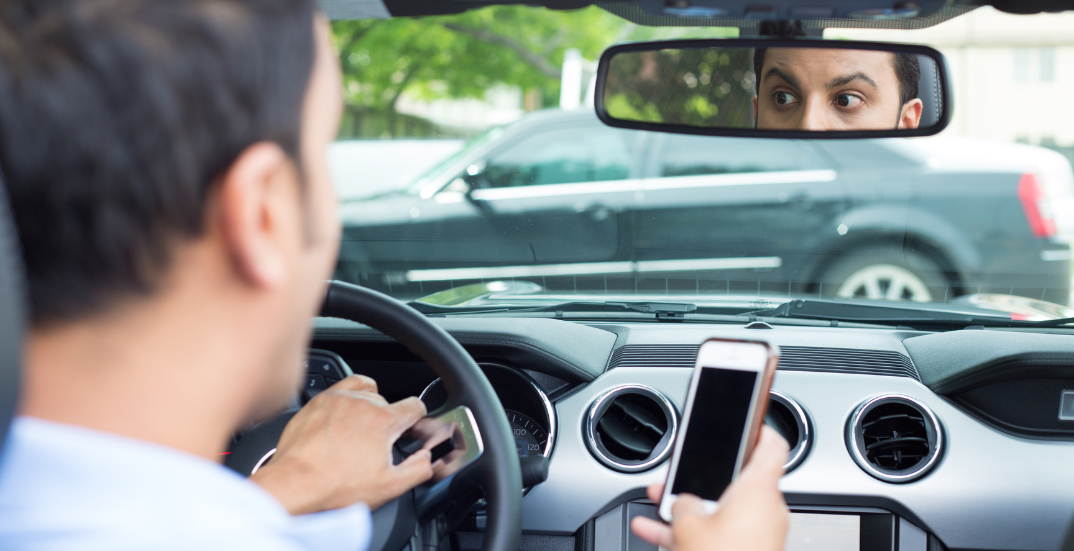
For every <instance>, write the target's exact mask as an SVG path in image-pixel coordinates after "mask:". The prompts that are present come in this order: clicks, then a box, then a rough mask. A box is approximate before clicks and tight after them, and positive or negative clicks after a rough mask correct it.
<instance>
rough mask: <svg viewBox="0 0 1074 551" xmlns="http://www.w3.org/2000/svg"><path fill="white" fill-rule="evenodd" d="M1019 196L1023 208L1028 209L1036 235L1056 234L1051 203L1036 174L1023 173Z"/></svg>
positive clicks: (1048, 235) (1019, 183) (1031, 227)
mask: <svg viewBox="0 0 1074 551" xmlns="http://www.w3.org/2000/svg"><path fill="white" fill-rule="evenodd" d="M1018 198H1019V199H1021V200H1022V209H1023V210H1025V211H1026V220H1027V221H1028V222H1029V229H1030V230H1032V231H1033V235H1034V236H1035V237H1051V236H1053V235H1055V219H1054V218H1052V209H1051V205H1050V204H1049V203H1048V196H1047V195H1045V193H1044V188H1042V187H1041V185H1040V182H1039V181H1038V180H1037V175H1036V174H1023V175H1022V179H1021V180H1019V182H1018Z"/></svg>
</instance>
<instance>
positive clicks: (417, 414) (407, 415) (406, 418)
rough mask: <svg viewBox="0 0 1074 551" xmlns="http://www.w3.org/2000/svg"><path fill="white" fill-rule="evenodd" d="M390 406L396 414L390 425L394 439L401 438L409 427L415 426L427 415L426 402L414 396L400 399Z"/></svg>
mask: <svg viewBox="0 0 1074 551" xmlns="http://www.w3.org/2000/svg"><path fill="white" fill-rule="evenodd" d="M388 408H389V409H391V410H392V412H393V413H394V414H395V417H394V419H393V420H392V426H390V427H388V429H389V431H390V433H391V435H392V439H393V440H394V439H397V438H399V436H400V435H402V434H403V433H404V432H406V430H407V429H409V428H410V427H413V426H414V423H417V422H418V421H419V420H421V418H422V417H425V403H424V402H422V401H421V400H419V399H417V398H414V397H410V398H407V399H405V400H399V401H398V402H396V403H394V404H392V405H390V406H388Z"/></svg>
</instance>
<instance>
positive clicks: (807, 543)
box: [784, 513, 861, 551]
mask: <svg viewBox="0 0 1074 551" xmlns="http://www.w3.org/2000/svg"><path fill="white" fill-rule="evenodd" d="M784 549H786V551H820V550H824V551H861V517H860V516H858V515H826V514H818V513H791V523H790V527H789V529H788V530H787V546H786V547H785V548H784Z"/></svg>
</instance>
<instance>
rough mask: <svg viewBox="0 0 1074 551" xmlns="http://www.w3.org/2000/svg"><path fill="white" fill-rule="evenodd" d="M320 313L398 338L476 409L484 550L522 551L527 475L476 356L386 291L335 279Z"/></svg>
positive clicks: (474, 472) (453, 400) (459, 400)
mask: <svg viewBox="0 0 1074 551" xmlns="http://www.w3.org/2000/svg"><path fill="white" fill-rule="evenodd" d="M320 315H321V316H324V317H334V318H342V319H346V320H350V321H354V322H357V323H361V324H363V325H367V326H369V327H372V328H373V329H376V330H378V331H380V332H382V333H384V334H385V335H387V336H389V337H391V338H393V339H395V340H397V341H398V342H399V343H401V344H403V345H404V346H406V347H407V348H408V349H410V351H411V352H413V353H414V354H416V355H417V356H418V357H420V358H421V359H422V360H424V361H425V362H426V363H428V364H429V366H430V367H432V369H433V371H435V372H436V374H437V375H438V376H439V377H440V379H441V381H443V383H444V388H445V389H446V390H447V393H448V402H447V404H446V405H445V406H444V407H443V408H441V410H442V411H443V410H446V409H448V408H450V407H454V406H458V405H465V406H467V407H469V408H470V410H471V411H472V413H473V417H474V420H475V421H476V423H477V426H478V427H479V429H480V434H481V440H482V441H483V443H484V453H483V454H482V455H481V457H479V458H478V459H477V460H476V461H475V462H474V463H473V464H472V465H470V466H469V467H467V468H466V471H468V472H469V476H467V477H460V478H459V479H458V480H464V479H465V480H473V481H474V482H476V483H477V485H479V486H480V487H481V488H482V489H483V490H484V493H485V499H486V501H487V502H488V507H487V515H488V524H487V528H486V531H485V540H484V543H483V545H482V549H483V550H485V551H501V550H505V549H518V546H519V541H520V538H521V534H522V473H521V470H520V468H519V464H518V456H517V451H516V450H515V443H514V439H513V436H512V433H511V427H510V425H509V424H508V422H507V417H506V416H505V415H504V409H503V405H502V404H501V403H500V399H499V397H498V396H496V392H495V391H494V390H493V388H492V385H491V384H489V381H488V379H487V378H486V377H485V375H484V373H482V371H481V369H480V368H479V367H478V366H477V363H476V362H474V360H473V358H471V357H470V355H469V354H468V353H467V352H466V350H464V349H463V348H462V346H461V345H460V344H459V343H458V341H456V340H455V339H454V338H453V337H452V336H451V335H449V334H448V333H447V331H444V330H443V329H442V328H441V327H440V326H438V325H436V324H434V323H433V322H431V321H429V319H428V318H426V317H425V316H424V315H423V314H421V313H420V312H418V311H417V310H414V309H413V308H411V307H409V306H407V305H406V304H404V303H402V302H399V301H398V300H396V299H393V298H391V297H389V296H387V295H385V294H383V293H378V292H376V291H372V290H369V289H366V288H364V287H359V286H357V285H351V284H349V283H344V282H341V281H331V282H329V285H328V292H327V294H326V296H325V301H324V305H323V306H322V307H321V314H320Z"/></svg>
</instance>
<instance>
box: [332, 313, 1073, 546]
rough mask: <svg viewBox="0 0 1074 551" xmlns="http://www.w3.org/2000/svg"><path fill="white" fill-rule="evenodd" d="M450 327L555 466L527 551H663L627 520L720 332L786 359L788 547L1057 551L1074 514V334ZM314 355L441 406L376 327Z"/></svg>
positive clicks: (535, 493)
mask: <svg viewBox="0 0 1074 551" xmlns="http://www.w3.org/2000/svg"><path fill="white" fill-rule="evenodd" d="M434 321H436V323H438V324H439V325H440V326H442V327H443V328H444V329H445V330H447V331H448V332H449V333H451V334H452V335H453V336H454V337H455V338H456V339H457V340H459V342H460V343H461V344H462V345H463V346H464V348H466V349H467V351H468V352H469V353H470V354H471V355H472V356H473V357H474V358H475V360H476V361H478V363H479V364H480V365H481V367H482V369H483V370H484V371H485V373H486V375H487V376H488V377H489V380H490V382H491V383H492V384H493V388H494V389H495V390H496V391H497V394H498V395H499V396H500V398H501V402H502V403H503V405H504V407H505V409H506V410H507V415H508V418H509V420H510V421H511V423H512V429H513V431H514V433H515V437H516V438H515V439H516V444H517V449H518V453H519V455H520V457H526V456H529V455H530V454H536V453H539V454H540V455H542V456H544V457H546V458H547V459H548V461H549V469H548V477H547V479H546V480H545V481H544V482H542V483H540V484H537V485H535V486H534V487H532V488H531V489H529V490H528V492H527V494H526V496H525V498H524V500H523V531H524V533H523V548H526V549H549V550H551V549H564V550H566V549H574V550H579V551H588V550H593V551H619V550H626V551H641V550H642V549H652V548H651V547H648V546H646V545H645V544H644V543H643V542H641V541H640V540H637V539H636V538H634V537H633V536H631V535H630V533H629V529H628V524H629V519H630V518H631V517H633V516H637V515H645V516H650V517H652V516H655V507H654V506H653V504H652V503H650V502H648V501H647V500H646V499H645V495H644V489H645V487H646V486H647V485H649V484H651V483H654V482H663V480H664V479H665V478H666V476H667V468H668V465H667V463H668V462H667V457H668V455H669V453H668V451H667V450H666V447H667V444H668V443H669V442H670V440H671V439H672V438H673V436H674V432H675V430H676V428H677V426H676V424H677V422H678V419H679V415H680V414H681V411H682V407H683V404H684V402H685V397H686V392H687V387H688V384H689V379H690V375H691V367H692V365H693V356H694V354H696V350H697V347H698V346H699V345H700V343H701V342H703V341H704V340H705V339H707V338H709V337H716V336H719V337H727V338H736V339H765V340H767V341H769V342H771V343H773V344H776V345H777V346H779V347H780V349H781V352H782V355H781V362H780V367H779V370H778V371H777V374H776V378H775V381H774V383H773V400H772V401H771V402H770V408H771V409H772V410H773V412H771V413H770V415H769V417H768V418H767V419H766V420H767V422H768V423H769V424H770V425H772V426H773V427H774V428H776V429H777V431H779V432H781V433H782V434H783V435H784V437H786V438H787V439H788V441H789V442H790V443H791V444H792V446H793V447H794V449H793V450H792V453H791V458H790V461H789V463H788V466H787V471H788V472H787V474H786V475H785V476H784V478H783V479H782V481H781V484H780V487H781V489H782V490H783V492H784V495H785V497H786V499H787V502H788V504H789V506H790V507H791V510H792V512H793V514H794V516H793V517H792V528H791V534H790V536H789V541H788V549H855V550H861V551H867V550H872V549H886V550H895V549H898V550H900V551H911V550H920V551H934V550H939V549H945V548H948V549H979V550H1046V549H1056V548H1058V547H1059V546H1060V544H1061V542H1062V541H1063V538H1064V537H1065V535H1066V532H1067V529H1068V526H1069V525H1070V521H1071V519H1072V518H1074V476H1071V472H1072V471H1071V465H1072V463H1074V336H1069V335H1064V334H1042V333H1022V332H1015V331H998V330H995V331H994V330H984V329H972V328H971V329H967V330H963V331H952V332H947V333H929V332H922V331H911V330H898V329H890V330H889V329H855V328H843V327H830V328H827V327H796V326H776V327H769V326H767V325H764V324H762V325H760V326H758V325H757V324H754V325H752V326H750V328H747V327H745V326H738V325H705V324H685V323H606V322H589V323H582V322H573V321H563V320H555V319H533V318H526V319H520V318H512V317H503V318H491V317H483V318H465V319H453V318H442V319H435V320H434ZM754 327H760V328H759V329H758V328H754ZM313 347H314V348H315V349H318V350H323V351H327V352H328V353H331V354H335V355H338V356H339V357H340V358H341V359H342V360H343V361H345V362H346V364H348V365H349V366H350V368H351V369H353V370H354V372H356V373H362V374H365V375H369V376H371V377H374V378H375V379H377V381H378V384H379V385H380V388H381V392H382V393H383V394H384V395H385V397H386V398H388V399H389V400H392V401H394V400H398V399H401V398H403V397H406V396H413V395H420V396H422V399H423V400H425V401H426V403H427V404H428V405H429V406H430V407H431V408H432V407H435V405H436V404H437V400H441V401H442V400H443V389H442V387H439V384H438V383H437V380H436V376H435V374H434V373H433V372H432V370H431V369H429V368H428V366H426V365H424V364H423V363H422V362H421V361H420V360H419V359H418V358H417V357H415V356H413V355H412V354H411V353H410V352H409V351H407V350H406V349H405V348H403V347H402V346H400V345H398V344H397V343H395V342H394V341H392V340H391V339H388V338H386V337H385V336H384V335H382V334H380V333H378V332H376V331H374V330H372V329H369V328H367V327H364V326H361V325H358V324H355V323H351V322H346V321H343V320H337V319H324V318H322V319H318V321H317V323H316V326H315V333H314V343H313ZM311 373H312V367H311ZM1064 417H1069V419H1064ZM483 527H484V524H483V517H482V513H481V511H480V508H478V509H475V511H474V512H473V513H472V514H471V518H470V519H468V521H467V522H466V523H464V524H463V525H462V527H461V528H460V529H459V531H458V532H457V533H456V534H453V535H452V545H453V546H454V547H455V548H456V549H471V548H474V549H476V548H479V547H480V542H481V531H482V529H483ZM824 538H828V539H824ZM833 538H834V539H833Z"/></svg>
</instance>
